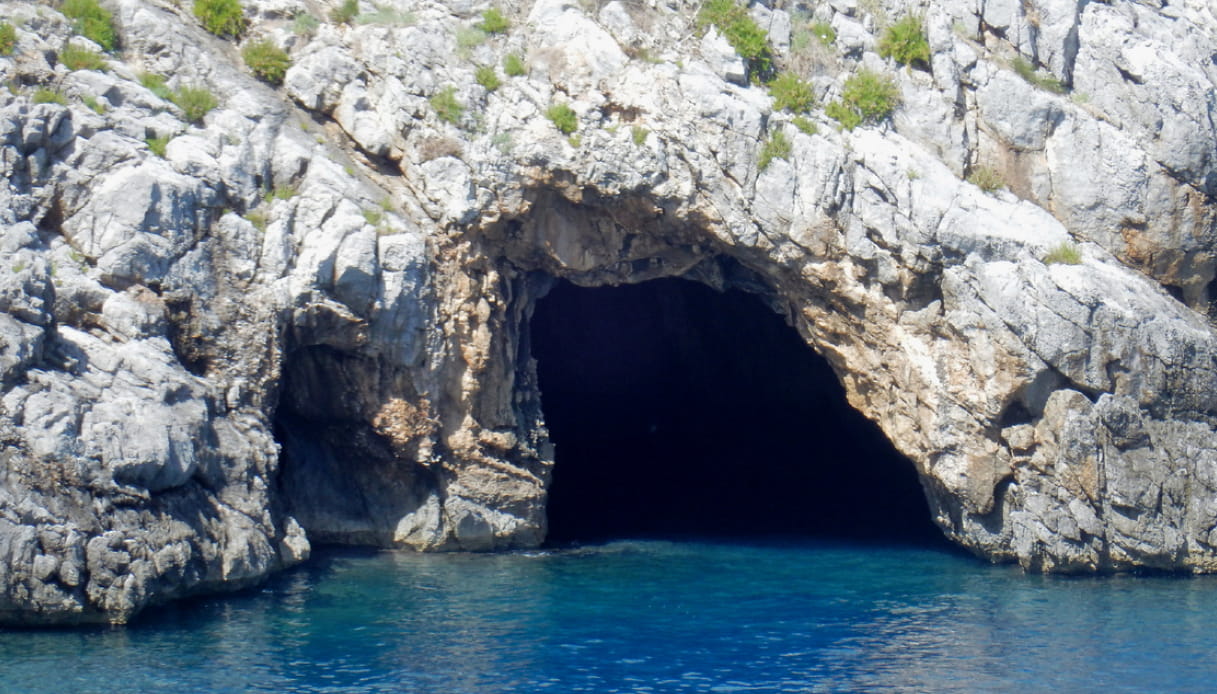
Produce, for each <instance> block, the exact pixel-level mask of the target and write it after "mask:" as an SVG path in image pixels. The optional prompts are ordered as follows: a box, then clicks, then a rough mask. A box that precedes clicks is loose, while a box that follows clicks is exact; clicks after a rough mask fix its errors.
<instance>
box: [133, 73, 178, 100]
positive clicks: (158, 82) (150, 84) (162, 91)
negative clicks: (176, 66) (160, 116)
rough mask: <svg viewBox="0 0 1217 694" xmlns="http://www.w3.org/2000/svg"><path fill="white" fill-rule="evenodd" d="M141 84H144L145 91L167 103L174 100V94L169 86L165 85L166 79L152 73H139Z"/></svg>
mask: <svg viewBox="0 0 1217 694" xmlns="http://www.w3.org/2000/svg"><path fill="white" fill-rule="evenodd" d="M139 83H140V84H142V85H143V86H144V88H145V89H147V90H148V91H150V92H152V93H153V94H155V95H157V96H158V97H160V98H162V99H164V100H165V101H172V100H173V92H172V91H171V90H170V89H169V86H168V85H167V84H165V78H164V77H161V76H160V75H158V74H155V73H152V72H141V73H139Z"/></svg>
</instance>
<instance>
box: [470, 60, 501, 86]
mask: <svg viewBox="0 0 1217 694" xmlns="http://www.w3.org/2000/svg"><path fill="white" fill-rule="evenodd" d="M473 77H474V79H476V80H477V83H478V84H480V85H482V88H483V89H485V90H486V91H488V92H493V91H494V90H496V89H498V88H499V87H501V86H503V80H501V79H499V75H498V73H496V72H495V71H494V66H493V65H483V66H481V67H479V68H478V69H477V70H476V71H474V73H473Z"/></svg>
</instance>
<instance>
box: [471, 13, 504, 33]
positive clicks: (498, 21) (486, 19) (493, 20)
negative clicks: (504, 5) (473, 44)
mask: <svg viewBox="0 0 1217 694" xmlns="http://www.w3.org/2000/svg"><path fill="white" fill-rule="evenodd" d="M477 26H478V28H479V29H481V30H482V31H484V32H486V33H487V34H502V33H505V32H506V31H507V30H508V29H510V28H511V22H509V21H507V18H506V17H504V16H503V12H502V11H501V10H500V9H499V8H497V7H492V8H490V9H488V10H486V11H484V12H482V23H481V24H478V25H477Z"/></svg>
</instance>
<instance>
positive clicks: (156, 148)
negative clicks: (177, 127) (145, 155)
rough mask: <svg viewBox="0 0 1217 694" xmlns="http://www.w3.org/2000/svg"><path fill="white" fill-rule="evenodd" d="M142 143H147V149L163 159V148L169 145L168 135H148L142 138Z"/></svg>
mask: <svg viewBox="0 0 1217 694" xmlns="http://www.w3.org/2000/svg"><path fill="white" fill-rule="evenodd" d="M144 144H146V145H148V151H150V152H152V153H153V154H155V155H156V156H158V157H160V158H161V159H164V158H165V148H166V147H168V146H169V137H168V136H165V137H149V138H147V139H145V140H144Z"/></svg>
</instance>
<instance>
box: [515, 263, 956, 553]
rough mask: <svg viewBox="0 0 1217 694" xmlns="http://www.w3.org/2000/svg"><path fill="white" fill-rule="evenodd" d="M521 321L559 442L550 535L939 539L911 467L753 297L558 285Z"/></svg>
mask: <svg viewBox="0 0 1217 694" xmlns="http://www.w3.org/2000/svg"><path fill="white" fill-rule="evenodd" d="M530 328H531V329H530V347H531V350H532V354H533V356H534V357H535V358H536V359H537V364H538V366H537V368H538V377H539V381H540V387H541V399H542V407H543V410H544V413H545V419H546V423H547V426H548V428H549V432H550V438H551V440H552V441H553V442H554V445H555V449H556V462H555V466H554V477H553V483H552V486H551V489H550V494H549V507H548V515H549V540H548V542H549V543H550V544H551V545H562V544H566V543H571V542H588V541H591V542H594V541H604V540H610V539H619V538H640V537H650V538H690V537H698V538H740V537H750V538H754V537H773V538H816V539H829V540H837V539H841V540H850V541H855V540H865V541H878V542H901V543H908V542H915V543H918V544H921V543H935V542H942V541H943V540H942V536H941V533H940V532H939V531H938V529H937V528H936V527H935V526H934V525H933V522H932V521H931V519H930V512H929V510H928V507H927V504H926V501H925V497H924V494H923V492H922V489H921V486H920V483H919V481H918V479H917V475H916V472H915V470H914V467H913V464H912V462H911V461H909V460H908V459H906V458H904V457H903V456H902V455H901V454H900V453H898V452H897V451H896V450H895V449H894V448H893V447H892V445H891V444H890V443H889V442H888V440H887V438H886V437H885V436H884V435H883V433H882V432H881V431H880V430H879V428H878V427H876V426H875V425H874V424H872V423H871V422H870V421H869V420H867V419H866V418H864V417H863V416H862V415H861V414H860V413H858V412H857V411H855V410H854V409H852V408H851V407H850V406H849V405H848V403H847V402H846V400H845V394H844V391H843V389H842V387H841V385H840V383H839V382H838V381H837V378H836V376H835V375H834V374H833V372H832V369H831V368H830V367H829V365H828V362H827V361H825V360H824V359H823V358H822V357H820V356H819V355H818V354H816V353H815V352H814V351H813V350H812V349H811V348H809V347H808V346H807V345H806V344H805V343H804V342H803V341H802V340H801V339H800V337H799V336H798V334H797V332H796V331H795V330H794V329H793V328H791V327H790V326H788V325H787V324H786V323H785V321H784V320H783V319H782V318H781V317H780V316H778V315H777V314H776V313H774V312H773V311H772V310H770V309H769V308H768V307H767V306H766V305H765V303H764V302H762V301H761V299H760V298H758V297H757V296H754V295H752V294H747V293H744V292H741V291H734V290H733V291H728V292H725V293H723V292H719V291H716V290H714V289H712V288H710V287H707V286H705V285H703V284H700V283H696V282H692V281H688V280H682V279H662V280H652V281H648V282H643V283H641V284H636V285H626V286H620V287H596V288H583V287H578V286H576V285H574V284H571V283H569V282H566V281H561V282H559V283H558V284H557V285H555V287H554V288H553V289H552V291H550V293H549V294H547V295H546V296H545V297H544V298H542V299H541V300H540V301H538V303H537V306H536V312H535V314H534V316H533V318H532V321H531V324H530Z"/></svg>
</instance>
